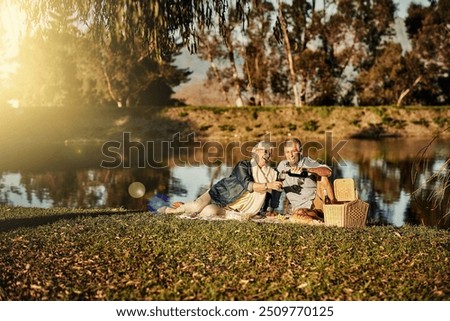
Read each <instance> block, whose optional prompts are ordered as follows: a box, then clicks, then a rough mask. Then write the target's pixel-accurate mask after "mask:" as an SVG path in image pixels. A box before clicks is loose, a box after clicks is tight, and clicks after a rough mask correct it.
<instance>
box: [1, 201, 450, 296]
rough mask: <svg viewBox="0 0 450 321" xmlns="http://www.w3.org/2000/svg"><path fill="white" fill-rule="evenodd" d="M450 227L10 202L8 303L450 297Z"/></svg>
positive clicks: (4, 263) (5, 215) (5, 242)
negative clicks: (351, 225)
mask: <svg viewBox="0 0 450 321" xmlns="http://www.w3.org/2000/svg"><path fill="white" fill-rule="evenodd" d="M449 244H450V233H449V232H448V231H443V230H435V229H430V228H424V227H411V226H405V227H401V228H395V227H370V228H364V229H356V230H355V229H345V228H329V227H317V226H303V225H299V224H264V223H259V224H258V223H255V222H235V221H196V220H183V219H178V218H175V217H167V216H160V217H157V216H152V214H150V213H125V212H120V211H119V212H117V211H112V212H104V211H99V210H77V211H73V210H72V211H70V210H67V209H52V210H45V209H28V208H8V207H0V299H3V300H5V299H6V300H35V299H37V300H80V299H82V300H449V299H450V276H449V273H448V266H449V263H450V262H449V260H450V246H449Z"/></svg>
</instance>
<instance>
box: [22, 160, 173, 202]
mask: <svg viewBox="0 0 450 321" xmlns="http://www.w3.org/2000/svg"><path fill="white" fill-rule="evenodd" d="M169 177H170V172H169V169H117V170H108V169H96V170H93V169H80V170H67V171H58V172H45V173H38V174H35V173H30V172H25V173H22V178H21V184H22V185H23V186H24V188H25V190H26V193H27V198H28V200H29V201H30V203H31V198H32V194H34V195H35V196H36V197H38V198H39V200H40V201H41V202H43V201H49V202H52V203H53V206H55V207H69V208H77V207H84V208H93V207H125V208H136V209H141V208H142V209H144V208H146V200H147V199H149V198H151V197H152V196H153V195H154V194H155V193H165V194H167V193H168V191H169V185H168V182H169ZM133 182H141V183H143V184H144V186H145V187H146V194H145V195H144V197H142V198H139V199H134V198H132V197H130V195H129V194H128V186H129V185H130V184H131V183H133Z"/></svg>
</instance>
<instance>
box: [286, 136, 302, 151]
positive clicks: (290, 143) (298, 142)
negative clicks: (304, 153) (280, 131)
mask: <svg viewBox="0 0 450 321" xmlns="http://www.w3.org/2000/svg"><path fill="white" fill-rule="evenodd" d="M295 145H297V146H298V150H299V151H300V150H301V149H302V142H301V140H300V139H298V138H291V139H289V140H287V141H285V142H284V146H285V147H291V146H295Z"/></svg>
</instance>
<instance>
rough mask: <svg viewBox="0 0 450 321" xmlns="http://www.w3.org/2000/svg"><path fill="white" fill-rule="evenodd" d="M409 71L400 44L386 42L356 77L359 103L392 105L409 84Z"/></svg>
mask: <svg viewBox="0 0 450 321" xmlns="http://www.w3.org/2000/svg"><path fill="white" fill-rule="evenodd" d="M410 75H411V73H410V72H409V70H408V66H407V64H406V59H405V58H404V57H402V48H401V46H400V44H394V43H392V44H388V45H386V47H385V48H384V49H383V51H382V53H381V54H380V55H379V57H378V58H377V59H376V60H375V62H374V64H373V65H372V67H371V68H370V69H369V70H363V71H362V72H361V73H360V74H359V76H358V79H357V86H358V92H359V102H360V104H361V105H392V104H394V103H395V102H396V101H397V99H398V98H399V97H400V95H401V94H402V92H403V90H404V88H405V87H406V86H408V84H410V80H409V77H410Z"/></svg>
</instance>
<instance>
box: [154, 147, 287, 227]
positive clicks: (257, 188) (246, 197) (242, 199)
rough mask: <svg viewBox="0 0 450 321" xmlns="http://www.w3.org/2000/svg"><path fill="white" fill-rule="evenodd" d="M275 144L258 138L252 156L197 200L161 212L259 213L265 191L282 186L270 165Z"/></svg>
mask: <svg viewBox="0 0 450 321" xmlns="http://www.w3.org/2000/svg"><path fill="white" fill-rule="evenodd" d="M271 155H272V147H271V145H270V143H268V142H263V141H262V142H259V143H258V144H256V145H255V146H254V147H253V149H252V159H251V160H243V161H240V162H238V163H237V164H236V166H235V167H234V169H233V171H232V173H231V175H230V176H229V177H226V178H223V179H222V180H220V181H218V182H217V183H216V184H214V185H213V186H212V187H211V189H209V190H208V191H207V192H205V193H204V194H203V195H201V196H200V197H198V198H197V199H196V200H194V201H191V202H188V203H186V204H183V205H181V206H180V207H178V208H161V209H159V210H158V212H160V213H161V212H162V213H168V214H181V213H186V214H192V215H197V217H199V218H214V217H221V218H226V219H249V218H251V217H253V216H255V215H256V214H257V213H259V211H260V209H261V207H262V206H263V204H264V201H265V198H266V193H271V192H272V190H279V189H280V188H281V185H282V183H281V182H279V181H277V180H276V179H277V172H276V171H275V170H274V169H273V168H272V167H270V166H269V160H270V157H271Z"/></svg>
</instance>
